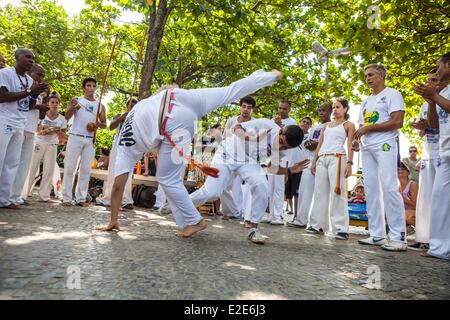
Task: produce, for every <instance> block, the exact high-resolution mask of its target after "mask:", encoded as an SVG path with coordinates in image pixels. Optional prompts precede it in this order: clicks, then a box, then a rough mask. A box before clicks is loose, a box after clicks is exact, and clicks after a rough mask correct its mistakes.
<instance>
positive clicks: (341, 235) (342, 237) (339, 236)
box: [336, 232, 348, 240]
mask: <svg viewBox="0 0 450 320" xmlns="http://www.w3.org/2000/svg"><path fill="white" fill-rule="evenodd" d="M336 239H338V240H348V233H346V232H338V233H337V234H336Z"/></svg>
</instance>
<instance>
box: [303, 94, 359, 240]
mask: <svg viewBox="0 0 450 320" xmlns="http://www.w3.org/2000/svg"><path fill="white" fill-rule="evenodd" d="M348 109H349V105H348V102H347V100H345V99H344V98H339V99H336V100H335V101H334V103H333V115H334V117H335V119H334V121H332V122H329V123H326V124H325V126H324V128H323V130H322V134H321V135H320V140H319V145H318V147H317V150H316V153H315V155H314V159H313V161H312V165H311V172H312V174H314V175H315V176H316V180H315V187H314V198H315V199H316V201H314V205H313V207H312V209H311V216H310V227H309V228H308V229H307V230H306V231H308V232H312V233H318V232H320V230H321V229H322V230H325V231H326V230H328V220H329V218H330V216H331V230H332V232H333V234H335V235H336V239H340V240H347V239H348V223H349V216H348V204H347V189H346V179H347V178H348V177H349V176H350V175H351V174H352V164H353V162H352V159H353V151H352V150H351V142H352V141H353V134H354V133H355V125H354V124H353V123H351V122H349V121H347V119H348ZM346 140H347V143H348V149H349V156H348V159H349V160H348V161H347V156H346V152H345V148H344V145H345V141H346Z"/></svg>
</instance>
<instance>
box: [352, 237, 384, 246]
mask: <svg viewBox="0 0 450 320" xmlns="http://www.w3.org/2000/svg"><path fill="white" fill-rule="evenodd" d="M358 243H359V244H368V245H373V246H382V245H384V244H387V243H388V242H387V240H386V239H385V238H375V237H369V238H367V239H361V240H358Z"/></svg>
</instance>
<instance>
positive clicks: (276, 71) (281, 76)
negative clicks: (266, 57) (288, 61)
mask: <svg viewBox="0 0 450 320" xmlns="http://www.w3.org/2000/svg"><path fill="white" fill-rule="evenodd" d="M272 72H273V73H274V74H275V75H276V76H277V80H281V79H282V78H283V74H282V73H281V72H280V71H278V70H276V69H273V70H272Z"/></svg>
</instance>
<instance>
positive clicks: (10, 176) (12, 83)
mask: <svg viewBox="0 0 450 320" xmlns="http://www.w3.org/2000/svg"><path fill="white" fill-rule="evenodd" d="M15 58H16V63H15V66H14V67H10V68H3V69H1V70H0V207H3V208H9V209H17V208H18V206H17V205H15V204H14V203H12V202H11V201H10V194H11V189H12V185H13V182H14V179H15V176H16V173H17V168H18V167H19V162H20V154H21V150H22V142H23V131H24V127H25V124H26V120H27V116H28V112H29V109H30V100H31V97H32V96H37V95H39V94H41V93H42V92H44V91H45V90H47V88H48V85H47V84H46V83H37V82H34V80H33V79H32V78H31V77H30V76H29V75H27V74H26V72H27V71H30V70H31V68H32V67H33V65H34V59H35V57H34V54H33V53H32V52H31V51H30V50H29V49H18V50H17V51H16V53H15Z"/></svg>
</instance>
